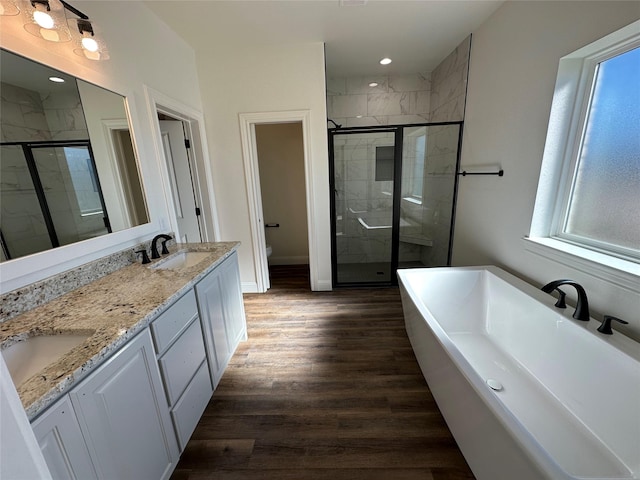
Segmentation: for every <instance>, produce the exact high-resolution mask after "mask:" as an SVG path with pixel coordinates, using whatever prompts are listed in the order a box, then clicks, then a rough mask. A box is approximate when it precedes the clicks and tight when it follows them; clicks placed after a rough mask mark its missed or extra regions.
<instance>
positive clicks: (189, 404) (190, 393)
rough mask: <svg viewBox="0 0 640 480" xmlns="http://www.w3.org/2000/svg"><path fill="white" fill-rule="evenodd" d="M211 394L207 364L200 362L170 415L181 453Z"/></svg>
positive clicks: (211, 388)
mask: <svg viewBox="0 0 640 480" xmlns="http://www.w3.org/2000/svg"><path fill="white" fill-rule="evenodd" d="M212 394H213V387H211V379H210V378H209V369H208V368H207V362H202V364H201V365H200V368H199V369H198V373H196V376H195V377H193V380H192V381H191V383H190V384H189V386H188V387H187V389H186V390H185V392H184V394H183V395H182V397H181V398H180V400H179V401H178V403H177V404H176V406H175V407H174V408H173V411H172V413H171V414H172V415H173V423H174V425H175V427H176V432H177V433H178V442H179V443H180V450H181V451H182V450H184V448H185V447H186V446H187V442H188V441H189V438H190V437H191V434H192V433H193V431H194V430H195V428H196V425H197V424H198V422H199V421H200V417H202V413H203V412H204V409H205V408H206V407H207V404H208V403H209V400H210V399H211V395H212Z"/></svg>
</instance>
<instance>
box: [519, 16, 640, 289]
mask: <svg viewBox="0 0 640 480" xmlns="http://www.w3.org/2000/svg"><path fill="white" fill-rule="evenodd" d="M639 28H640V22H635V23H633V24H631V25H629V26H628V27H625V28H623V29H621V30H619V31H618V32H615V33H613V34H611V35H609V36H607V37H605V38H603V39H601V40H599V41H597V42H594V43H593V44H591V45H588V46H586V47H584V48H582V49H580V50H578V51H577V52H574V53H573V54H570V55H568V56H567V57H564V58H563V59H561V61H560V65H559V68H558V78H557V81H556V89H555V94H554V99H553V104H552V109H551V117H550V119H549V128H548V131H547V141H546V145H545V153H544V159H543V163H542V170H541V175H540V182H539V185H538V193H537V197H536V205H535V210H534V216H533V221H532V225H531V233H530V237H529V239H530V240H533V241H534V242H538V243H541V244H543V245H546V246H547V247H550V248H554V249H557V250H560V251H564V252H567V253H569V254H571V255H576V256H579V257H582V258H584V259H586V260H588V261H591V262H596V263H599V264H602V265H605V266H607V267H612V268H615V269H621V270H624V271H625V272H628V273H632V275H636V276H637V275H638V274H639V273H640V267H639V265H638V264H640V89H639V88H638V85H640V35H638V31H639ZM636 281H637V278H636Z"/></svg>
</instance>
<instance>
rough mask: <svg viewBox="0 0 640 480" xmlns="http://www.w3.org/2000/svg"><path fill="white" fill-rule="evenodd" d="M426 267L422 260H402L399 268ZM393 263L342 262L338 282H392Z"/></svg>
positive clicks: (339, 267)
mask: <svg viewBox="0 0 640 480" xmlns="http://www.w3.org/2000/svg"><path fill="white" fill-rule="evenodd" d="M421 267H425V265H423V264H422V263H421V262H402V263H401V264H400V265H398V268H421ZM390 269H391V265H390V264H389V263H387V262H372V263H341V264H339V265H338V283H340V284H343V283H344V284H353V283H370V282H386V283H388V282H390V281H391V277H390V275H389V271H390Z"/></svg>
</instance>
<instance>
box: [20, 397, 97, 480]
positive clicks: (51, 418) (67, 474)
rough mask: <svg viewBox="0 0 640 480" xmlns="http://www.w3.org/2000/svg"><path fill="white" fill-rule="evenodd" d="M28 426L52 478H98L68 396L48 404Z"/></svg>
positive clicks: (62, 479) (91, 479)
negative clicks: (47, 407)
mask: <svg viewBox="0 0 640 480" xmlns="http://www.w3.org/2000/svg"><path fill="white" fill-rule="evenodd" d="M31 426H32V428H33V433H35V436H36V439H37V440H38V443H39V444H40V449H41V450H42V454H43V455H44V459H45V460H46V462H47V466H48V467H49V471H50V472H51V476H52V477H53V478H54V479H55V480H84V479H87V480H94V479H96V480H97V478H98V476H97V474H96V471H95V468H94V466H93V462H92V461H91V457H90V456H89V451H88V450H87V445H86V444H85V442H84V437H83V436H82V431H81V430H80V425H79V423H78V419H77V418H76V414H75V412H74V410H73V406H72V405H71V400H69V395H65V396H64V397H62V398H61V399H60V400H58V401H57V402H56V403H55V404H54V405H52V406H51V407H49V409H48V410H47V411H46V412H45V413H44V414H43V415H41V416H40V417H38V418H37V419H36V420H34V421H33V423H32V424H31Z"/></svg>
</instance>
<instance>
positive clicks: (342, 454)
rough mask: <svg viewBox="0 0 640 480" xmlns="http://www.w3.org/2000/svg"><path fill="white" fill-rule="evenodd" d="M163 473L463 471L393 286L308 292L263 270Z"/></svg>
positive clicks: (442, 474) (443, 474)
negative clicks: (242, 338) (187, 434)
mask: <svg viewBox="0 0 640 480" xmlns="http://www.w3.org/2000/svg"><path fill="white" fill-rule="evenodd" d="M271 275H272V278H271V281H272V288H271V290H269V292H268V293H266V294H251V295H245V296H244V303H245V308H246V314H247V325H248V332H249V340H248V341H247V342H245V343H242V344H241V345H240V347H239V348H238V350H237V352H236V354H235V355H234V357H233V358H232V360H231V363H230V365H229V367H228V368H227V370H226V372H225V374H224V376H223V378H222V380H221V381H220V384H219V386H218V388H217V390H216V392H215V394H214V396H213V398H212V400H211V402H210V403H209V406H208V407H207V410H206V412H205V414H204V416H203V418H202V420H201V421H200V423H199V425H198V427H197V428H196V431H195V432H194V434H193V436H192V438H191V441H190V442H189V444H188V445H187V448H186V450H185V451H184V453H183V454H182V458H181V460H180V463H179V464H178V467H177V468H176V470H175V472H174V474H173V476H172V480H187V479H188V480H200V479H223V480H227V479H228V480H236V479H261V480H272V479H273V480H276V479H277V480H289V479H312V480H313V479H331V480H343V479H345V480H346V479H349V480H357V479H367V480H377V479H380V480H383V479H384V480H413V479H420V480H454V479H455V480H462V479H473V475H472V473H471V471H470V470H469V467H468V466H467V464H466V462H465V460H464V458H463V457H462V454H461V453H460V451H459V449H458V447H457V445H456V443H455V441H454V440H453V437H452V436H451V433H450V432H449V430H448V429H447V427H446V425H445V422H444V420H443V418H442V416H441V415H440V412H439V411H438V408H437V406H436V404H435V401H434V400H433V397H432V396H431V393H430V392H429V388H428V387H427V384H426V382H425V381H424V378H423V377H422V374H421V372H420V368H419V367H418V364H417V362H416V359H415V357H414V355H413V351H412V350H411V345H410V343H409V340H408V338H407V336H406V333H405V330H404V321H403V316H402V307H401V304H400V295H399V292H398V289H397V288H380V289H348V290H347V289H344V290H337V291H334V292H311V291H310V289H309V280H308V273H307V269H306V268H304V267H272V268H271Z"/></svg>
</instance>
